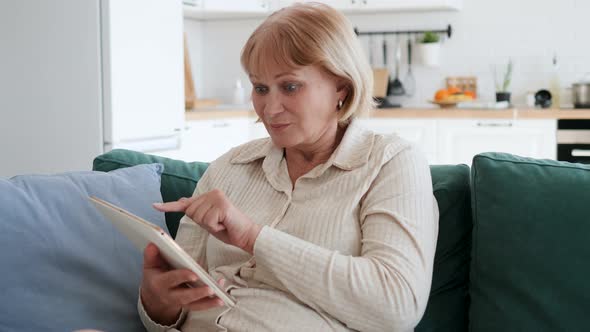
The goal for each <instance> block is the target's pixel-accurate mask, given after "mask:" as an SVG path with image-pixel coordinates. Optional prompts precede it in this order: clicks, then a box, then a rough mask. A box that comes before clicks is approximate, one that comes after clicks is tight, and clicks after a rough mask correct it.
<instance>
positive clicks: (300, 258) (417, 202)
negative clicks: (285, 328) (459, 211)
mask: <svg viewBox="0 0 590 332" xmlns="http://www.w3.org/2000/svg"><path fill="white" fill-rule="evenodd" d="M359 222H360V225H361V231H362V240H361V241H362V243H361V244H362V250H361V255H360V256H358V257H353V256H347V255H343V254H340V253H338V252H337V251H332V250H328V249H325V248H322V247H320V246H318V245H315V244H312V243H310V242H307V241H304V240H302V239H299V238H297V237H294V236H292V235H289V234H287V233H284V232H281V231H279V230H276V229H272V228H270V227H264V228H263V230H262V231H261V233H260V235H259V236H258V238H257V240H256V243H255V246H254V255H255V257H256V264H257V265H263V266H264V268H266V269H269V270H270V271H271V272H272V273H273V274H274V275H275V276H276V277H277V279H279V280H280V282H281V283H282V284H283V285H284V286H285V287H286V289H288V290H289V291H290V292H291V293H292V294H293V295H294V296H296V297H297V298H298V299H299V300H300V301H302V302H303V303H305V304H307V305H308V306H310V307H312V308H314V309H315V310H317V311H323V312H326V313H328V314H330V315H331V316H333V317H335V318H336V319H338V320H340V321H341V322H343V323H344V324H346V325H347V326H348V327H349V328H352V329H355V330H361V331H391V330H395V331H398V330H401V331H406V330H411V329H413V328H414V327H415V326H416V325H417V324H418V322H419V321H420V319H421V317H422V315H423V313H424V310H425V308H426V303H427V300H428V294H429V291H430V284H431V280H432V265H433V261H434V251H435V247H436V236H437V233H438V207H437V205H436V201H435V198H434V196H433V193H432V180H431V177H430V170H429V167H428V163H427V162H426V159H425V158H424V157H423V156H422V155H421V154H420V153H418V152H416V151H415V150H413V149H412V148H407V149H405V150H403V151H401V152H400V153H399V154H398V155H397V156H396V157H395V158H394V159H391V160H390V161H388V162H386V163H385V164H384V166H383V167H382V169H381V171H380V172H379V174H378V176H377V177H376V179H375V180H374V182H373V183H372V185H371V187H370V188H369V190H368V191H367V192H366V193H365V195H364V199H363V200H362V202H361V209H360V220H359Z"/></svg>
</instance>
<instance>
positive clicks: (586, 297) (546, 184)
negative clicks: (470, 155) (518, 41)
mask: <svg viewBox="0 0 590 332" xmlns="http://www.w3.org/2000/svg"><path fill="white" fill-rule="evenodd" d="M154 162H158V163H162V164H164V172H163V174H162V182H161V193H162V197H163V200H164V201H172V200H176V199H179V198H180V197H183V196H191V195H192V193H193V190H194V188H195V185H196V184H197V182H198V181H199V179H200V177H201V176H202V175H203V173H204V172H205V170H206V168H207V164H206V163H200V162H192V163H185V162H181V161H177V160H171V159H167V158H162V157H156V156H153V155H149V154H143V153H138V152H133V151H127V150H113V151H111V152H108V153H106V154H104V155H101V156H98V157H97V158H96V159H95V160H94V164H93V169H94V170H99V171H111V170H114V169H118V168H122V167H128V166H133V165H137V164H146V163H154ZM431 173H432V180H433V192H434V195H435V197H436V200H437V202H438V205H439V210H440V221H439V224H440V230H439V237H438V243H437V249H436V257H435V262H434V276H433V282H432V290H431V295H430V298H429V302H428V306H427V309H426V312H425V314H424V317H423V319H422V321H421V322H420V324H419V325H418V327H417V328H416V331H468V330H469V331H556V330H563V331H580V330H586V329H588V327H587V325H589V323H590V315H588V314H587V313H586V310H588V308H590V283H588V282H587V281H586V279H587V276H586V274H587V273H588V272H589V271H590V246H588V243H589V242H590V241H588V240H590V218H589V216H588V213H589V212H590V166H586V165H581V164H570V163H564V162H557V161H550V160H535V159H530V158H521V157H517V156H513V155H508V154H501V153H483V154H480V155H478V156H476V157H475V158H474V160H473V164H472V168H471V169H470V168H469V167H468V166H466V165H433V166H431ZM181 216H182V215H181V214H178V213H170V214H166V223H167V225H168V228H169V230H170V232H171V234H172V235H173V236H174V235H175V234H176V231H177V229H178V222H179V220H180V218H181Z"/></svg>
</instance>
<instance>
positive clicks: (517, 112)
mask: <svg viewBox="0 0 590 332" xmlns="http://www.w3.org/2000/svg"><path fill="white" fill-rule="evenodd" d="M185 114H186V116H185V118H186V120H187V121H194V120H207V119H226V118H236V117H251V118H254V119H255V118H256V117H257V116H256V113H255V112H254V110H253V109H251V108H247V107H239V106H234V107H231V106H226V107H223V108H197V109H193V110H190V111H187V112H186V113H185ZM369 117H370V118H402V119H408V118H439V119H590V109H575V110H574V109H554V108H547V109H536V108H526V107H525V108H518V107H516V108H508V109H503V110H481V109H475V110H470V109H456V108H451V109H439V108H426V107H424V108H383V109H377V110H373V111H372V112H371V113H370V114H369Z"/></svg>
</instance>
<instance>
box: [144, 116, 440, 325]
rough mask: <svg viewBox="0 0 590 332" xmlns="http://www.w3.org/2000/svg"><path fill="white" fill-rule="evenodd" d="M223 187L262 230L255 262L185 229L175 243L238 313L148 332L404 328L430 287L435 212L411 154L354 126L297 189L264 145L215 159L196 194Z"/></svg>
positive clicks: (187, 225)
mask: <svg viewBox="0 0 590 332" xmlns="http://www.w3.org/2000/svg"><path fill="white" fill-rule="evenodd" d="M215 188H217V189H220V190H222V191H223V192H224V193H225V194H226V195H227V197H228V198H229V199H230V200H231V201H232V203H233V204H234V205H235V206H236V207H237V208H239V209H240V210H241V211H242V212H244V213H245V214H246V215H248V216H249V217H250V218H251V219H252V220H253V221H254V222H256V223H258V224H261V225H265V227H263V229H262V232H261V233H260V235H259V236H258V239H257V241H256V243H255V246H254V256H251V255H249V254H247V253H246V252H244V251H242V250H240V249H238V248H236V247H233V246H230V245H227V244H224V243H222V242H220V241H219V240H217V239H216V238H215V237H213V236H209V234H208V233H207V232H206V231H204V230H203V229H202V228H200V226H198V225H197V224H195V223H194V222H192V221H191V220H190V219H189V218H188V217H184V218H182V220H181V223H180V227H179V232H178V236H177V238H176V241H177V242H178V243H179V245H180V246H181V247H183V248H184V249H185V250H186V251H187V252H188V253H189V254H190V255H191V256H192V257H193V258H195V260H197V261H198V262H199V263H200V264H202V266H204V267H206V268H207V269H208V271H209V273H210V274H211V275H212V276H213V277H215V278H216V279H217V278H220V277H224V278H225V279H226V288H227V289H228V290H229V292H230V294H231V295H232V296H233V297H234V298H236V300H237V304H236V306H235V307H234V308H232V309H229V308H226V307H221V308H217V309H211V310H208V311H193V312H188V313H186V312H183V314H182V315H181V317H180V318H179V320H178V321H177V323H176V324H175V325H174V326H161V325H158V324H156V323H154V322H153V321H152V320H151V319H150V318H149V317H148V316H147V315H146V313H145V310H144V309H143V307H142V305H141V301H139V302H138V307H139V313H140V317H141V319H142V321H143V323H144V325H145V326H146V328H147V329H148V330H149V331H177V330H178V329H180V330H182V331H215V330H229V331H329V330H331V331H350V330H359V331H411V330H413V328H414V327H415V326H416V324H418V322H419V321H420V318H421V317H422V315H423V313H424V310H425V307H426V302H427V300H428V295H429V291H430V284H431V280H432V266H433V260H434V252H435V247H436V238H437V233H438V207H437V204H436V200H435V198H434V196H433V194H432V180H431V177H430V170H429V167H428V163H427V161H426V159H425V158H424V157H423V155H422V154H421V153H420V152H419V151H417V149H416V148H415V147H414V146H413V145H411V144H409V143H408V142H406V141H404V140H402V139H401V138H399V137H397V136H395V135H391V136H383V135H377V134H374V133H372V132H370V131H367V130H365V129H363V128H361V126H360V124H359V123H358V121H355V120H353V121H352V122H351V124H350V125H349V126H348V128H347V130H346V132H345V134H344V137H343V139H342V141H341V143H340V145H339V146H338V148H337V149H336V150H335V151H334V153H333V154H332V156H331V157H330V159H329V160H328V161H327V162H326V163H324V164H321V165H318V166H317V167H315V168H314V169H312V170H311V171H310V172H308V173H307V174H305V175H303V176H302V177H300V178H299V179H298V180H297V181H296V183H295V186H294V188H293V184H292V183H291V180H290V178H289V174H288V171H287V164H286V161H285V158H284V157H283V150H282V149H279V148H277V147H275V146H274V145H273V144H272V141H271V140H270V139H268V138H266V139H260V140H255V141H252V142H249V143H247V144H244V145H242V146H239V147H236V148H234V149H232V150H230V151H229V152H228V153H226V154H225V155H223V156H222V157H220V158H219V159H217V160H216V161H214V162H213V163H212V164H211V165H210V166H209V168H208V169H207V171H206V173H205V174H204V175H203V177H202V179H201V180H200V181H199V183H198V185H197V188H196V190H195V193H194V194H195V195H199V194H202V193H205V192H207V191H210V190H212V189H215Z"/></svg>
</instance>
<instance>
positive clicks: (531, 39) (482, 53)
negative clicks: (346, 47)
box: [185, 0, 590, 105]
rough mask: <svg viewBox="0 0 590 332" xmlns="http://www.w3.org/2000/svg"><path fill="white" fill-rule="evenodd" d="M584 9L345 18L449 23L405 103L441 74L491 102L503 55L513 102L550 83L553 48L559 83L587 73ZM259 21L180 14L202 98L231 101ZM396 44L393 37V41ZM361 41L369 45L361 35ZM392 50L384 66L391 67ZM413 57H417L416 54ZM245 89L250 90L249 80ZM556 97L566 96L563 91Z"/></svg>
mask: <svg viewBox="0 0 590 332" xmlns="http://www.w3.org/2000/svg"><path fill="white" fill-rule="evenodd" d="M588 13H590V1H588V0H562V1H554V0H519V1H512V0H496V1H490V0H464V1H463V9H462V10H461V11H459V12H428V13H425V12H414V13H388V14H377V15H362V16H361V15H357V16H350V15H349V18H350V19H351V21H352V23H353V25H354V26H356V27H358V28H359V30H361V31H370V30H399V29H444V28H445V27H446V26H447V24H451V25H452V26H453V30H454V31H453V36H452V38H451V39H449V40H446V41H445V42H444V44H443V48H442V56H441V66H440V67H439V68H427V67H424V66H421V65H418V64H416V65H415V66H413V72H414V74H415V77H416V87H417V89H416V95H415V96H414V97H413V98H411V99H410V98H405V99H404V100H403V102H404V104H406V105H410V104H412V105H417V104H425V101H426V100H427V99H430V98H431V97H432V95H433V94H434V92H435V90H437V89H439V88H441V87H443V86H444V78H445V77H446V76H459V75H461V76H462V75H475V76H477V77H478V85H479V95H480V97H482V98H484V99H490V100H491V99H493V95H494V92H495V91H494V83H493V77H492V70H491V67H490V66H491V65H492V64H499V63H506V62H507V60H508V58H509V57H512V59H513V61H514V63H515V68H514V75H513V83H512V88H511V90H512V93H513V96H514V97H513V102H515V103H524V98H525V97H524V96H525V94H526V92H527V91H535V90H538V89H540V88H543V87H548V81H549V77H550V70H551V58H552V56H553V53H554V52H556V53H557V55H558V59H559V62H560V76H561V82H562V86H563V87H564V88H565V87H566V86H570V85H571V83H572V82H574V81H576V80H579V79H580V78H581V77H582V76H583V75H582V74H583V73H585V72H590V43H589V42H588V38H587V35H588V31H589V28H590V23H588V20H587V16H588ZM262 20H263V19H262V18H261V19H249V20H240V21H227V20H224V21H204V22H196V21H192V20H188V19H185V22H186V27H185V30H186V31H187V34H188V38H189V44H191V46H192V47H195V48H197V47H198V48H199V50H198V51H197V52H199V54H198V55H194V53H195V52H194V51H193V54H192V55H191V58H192V60H193V71H195V76H196V78H195V80H196V85H197V93H198V95H199V96H200V97H203V98H212V97H217V98H222V99H223V100H224V101H226V102H229V101H230V100H231V95H232V86H233V83H234V82H235V79H236V78H242V79H243V80H244V82H245V83H247V81H248V80H247V77H246V75H245V74H244V73H243V72H242V69H241V67H240V63H239V56H240V50H241V47H242V45H243V44H244V43H245V41H246V39H247V38H248V36H249V35H250V33H252V31H253V30H254V29H255V28H256V26H257V25H258V24H260V22H262ZM195 32H196V33H195ZM394 41H395V39H391V42H392V43H391V44H392V45H393V42H394ZM363 43H364V44H365V45H367V44H368V42H367V40H363ZM195 45H199V46H195ZM404 45H405V44H404ZM391 48H392V47H390V52H389V53H390V60H389V64H390V66H391V68H393V66H392V65H391V64H393V52H392V50H391ZM403 50H404V52H403V56H402V62H403V63H407V60H406V52H405V50H406V48H405V47H404V48H403ZM378 53H379V54H380V53H381V52H378ZM379 61H381V60H379ZM413 62H414V63H416V62H417V60H416V57H414V61H413ZM406 70H407V66H406V65H403V66H402V69H401V73H402V74H401V78H402V79H403V77H404V76H405V73H406ZM246 87H247V88H248V89H249V88H250V85H249V84H247V85H246ZM562 99H563V100H564V101H567V99H568V98H567V96H566V95H565V92H564V93H563V94H562Z"/></svg>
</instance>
